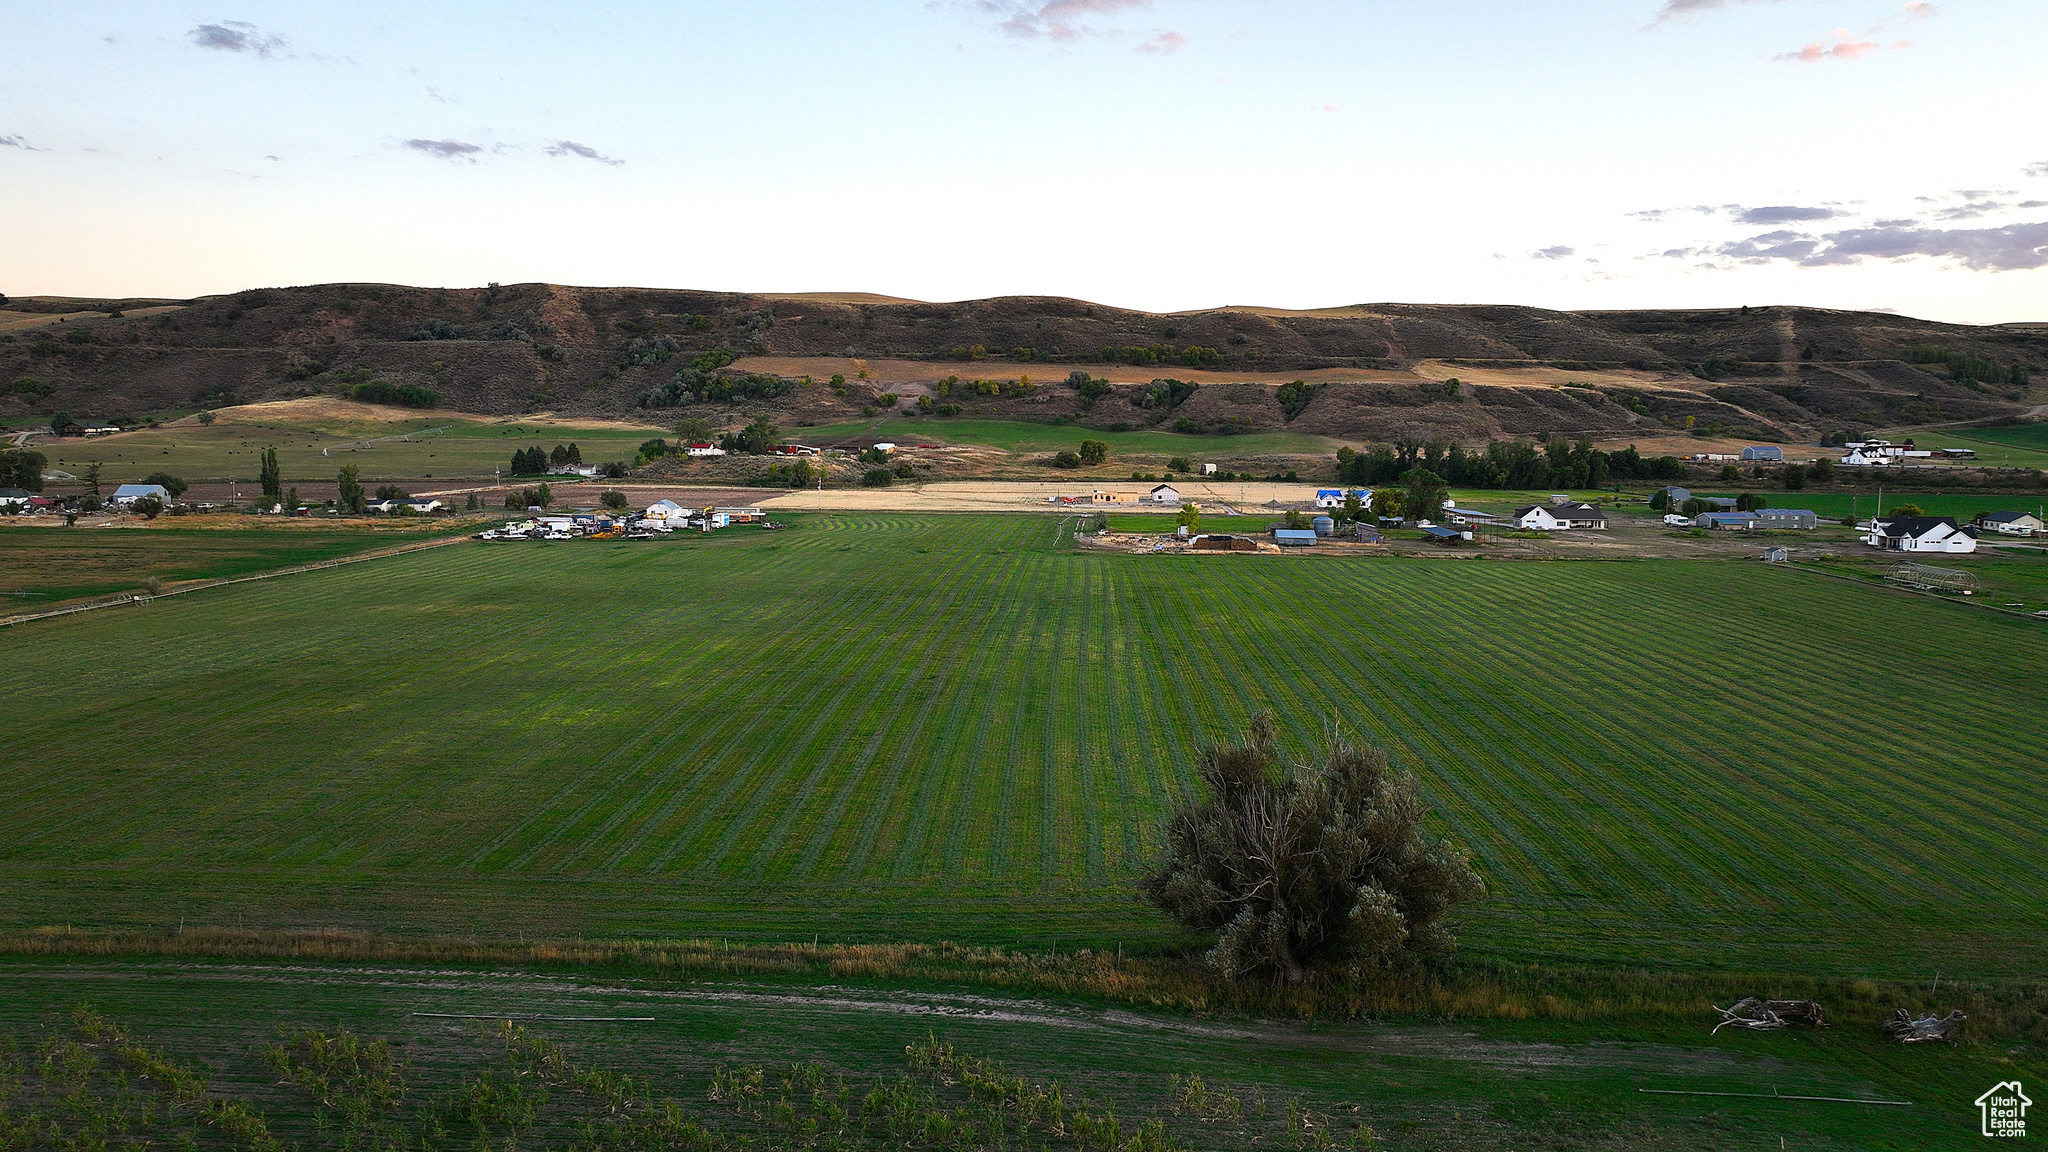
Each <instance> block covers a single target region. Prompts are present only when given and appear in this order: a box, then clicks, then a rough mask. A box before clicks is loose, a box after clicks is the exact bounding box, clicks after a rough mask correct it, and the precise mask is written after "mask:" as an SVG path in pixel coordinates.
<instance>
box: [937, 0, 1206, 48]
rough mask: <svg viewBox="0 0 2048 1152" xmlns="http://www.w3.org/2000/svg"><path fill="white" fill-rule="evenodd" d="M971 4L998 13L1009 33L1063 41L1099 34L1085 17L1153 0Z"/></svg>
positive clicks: (981, 0)
mask: <svg viewBox="0 0 2048 1152" xmlns="http://www.w3.org/2000/svg"><path fill="white" fill-rule="evenodd" d="M968 6H969V7H971V8H972V9H973V10H974V11H977V12H981V13H984V14H986V15H989V16H993V17H995V18H996V29H997V30H998V31H1000V32H1002V33H1003V35H1005V36H1009V37H1013V38H1015V39H1018V40H1038V39H1045V40H1055V41H1063V40H1079V39H1081V38H1082V37H1084V36H1088V35H1092V34H1096V30H1095V29H1094V28H1092V27H1090V26H1089V25H1088V24H1086V23H1084V21H1087V20H1089V19H1091V18H1099V17H1105V16H1114V15H1116V14H1117V13H1120V12H1131V11H1136V10H1141V9H1146V8H1150V7H1152V0H972V3H970V4H969V5H968ZM1148 43H1151V42H1150V41H1148ZM1176 47H1177V45H1176ZM1167 51H1171V49H1167Z"/></svg>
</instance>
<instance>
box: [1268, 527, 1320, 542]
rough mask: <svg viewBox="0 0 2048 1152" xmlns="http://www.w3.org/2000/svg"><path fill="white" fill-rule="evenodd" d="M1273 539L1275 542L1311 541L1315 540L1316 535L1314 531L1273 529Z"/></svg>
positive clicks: (1306, 529)
mask: <svg viewBox="0 0 2048 1152" xmlns="http://www.w3.org/2000/svg"><path fill="white" fill-rule="evenodd" d="M1273 538H1274V539H1276V540H1313V539H1315V538H1316V534H1315V532H1314V530H1312V529H1308V528H1275V529H1273Z"/></svg>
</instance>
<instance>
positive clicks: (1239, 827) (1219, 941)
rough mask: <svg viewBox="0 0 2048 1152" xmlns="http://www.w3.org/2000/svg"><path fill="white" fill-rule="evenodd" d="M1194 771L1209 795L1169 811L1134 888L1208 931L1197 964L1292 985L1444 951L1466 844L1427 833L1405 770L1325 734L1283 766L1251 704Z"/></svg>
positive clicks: (1469, 873) (1269, 730) (1273, 738)
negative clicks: (1300, 758) (1150, 861)
mask: <svg viewBox="0 0 2048 1152" xmlns="http://www.w3.org/2000/svg"><path fill="white" fill-rule="evenodd" d="M1196 772H1197V776H1198V778H1199V780H1200V784H1201V789H1202V791H1203V792H1205V793H1206V794H1207V795H1206V797H1205V798H1202V799H1197V798H1195V797H1188V798H1186V799H1184V800H1183V801H1182V802H1181V803H1180V804H1179V806H1177V807H1176V808H1175V809H1174V811H1173V814H1172V815H1171V816H1170V817H1169V818H1168V819H1167V823H1166V829H1165V845H1166V847H1165V852H1164V854H1163V856H1162V857H1161V858H1160V859H1159V860H1158V861H1157V862H1156V863H1155V864H1154V865H1153V866H1152V867H1151V869H1150V870H1149V871H1148V872H1147V873H1146V874H1145V876H1144V877H1143V879H1142V880H1141V881H1140V883H1139V887H1140V890H1141V891H1142V892H1143V893H1144V895H1145V896H1146V897H1147V898H1149V899H1150V900H1151V901H1152V902H1153V903H1154V904H1156V905H1158V907H1159V908H1160V909H1161V910H1163V911H1164V912H1166V913H1167V914H1168V915H1169V916H1172V917H1173V918H1174V919H1175V920H1177V921H1179V922H1180V923H1182V924H1184V925H1186V926H1187V927H1189V928H1192V929H1196V930H1198V931H1205V932H1213V933H1215V945H1214V947H1212V948H1211V949H1210V950H1209V954H1208V961H1209V963H1210V965H1211V966H1212V967H1213V968H1214V969H1215V970H1216V972H1217V973H1218V974H1219V975H1221V976H1223V977H1224V978H1226V979H1230V980H1245V979H1252V978H1260V977H1263V978H1267V979H1271V980H1273V981H1274V982H1276V983H1284V984H1296V983H1300V982H1302V981H1304V980H1306V979H1309V978H1311V977H1312V976H1315V975H1319V974H1326V973H1327V974H1344V973H1358V972H1364V971H1371V970H1383V969H1387V968H1390V967H1395V966H1398V965H1399V964H1401V963H1402V962H1404V961H1405V960H1407V959H1409V958H1410V957H1412V956H1413V955H1415V954H1419V953H1427V952H1439V951H1444V950H1448V949H1449V948H1451V947H1453V946H1454V944H1455V941H1454V939H1453V937H1452V936H1451V934H1450V932H1449V931H1448V930H1447V925H1446V920H1447V918H1448V916H1449V915H1450V913H1451V912H1452V910H1453V909H1455V908H1456V907H1457V906H1458V905H1459V904H1462V903H1464V902H1466V901H1469V900H1474V899H1477V898H1479V897H1481V896H1483V895H1485V892H1486V886H1485V884H1484V883H1483V882H1481V880H1480V878H1479V875H1478V873H1477V872H1475V871H1473V869H1472V865H1471V861H1470V857H1469V855H1468V854H1467V853H1466V852H1465V850H1464V849H1462V848H1460V847H1457V846H1455V845H1453V844H1451V843H1450V842H1449V841H1448V840H1436V841H1431V840H1430V839H1429V837H1428V836H1427V835H1426V833H1425V831H1424V828H1423V822H1424V820H1425V819H1426V817H1427V815H1428V809H1427V808H1426V807H1424V805H1423V803H1422V800H1421V797H1420V794H1419V791H1418V788H1417V785H1416V782H1415V780H1414V778H1413V777H1411V776H1408V775H1405V774H1403V773H1400V772H1397V771H1395V769H1394V767H1393V765H1392V763H1391V762H1390V761H1389V759H1388V758H1387V755H1386V753H1385V752H1383V751H1381V750H1380V749H1378V748H1375V747H1373V746H1371V745H1368V744H1354V743H1352V742H1351V741H1349V740H1347V739H1345V738H1343V737H1341V736H1339V735H1336V734H1332V735H1331V736H1330V738H1329V742H1328V745H1327V747H1326V749H1325V751H1324V754H1323V755H1322V757H1321V758H1320V759H1318V760H1315V761H1312V762H1306V763H1290V762H1287V761H1285V760H1283V759H1282V757H1281V755H1280V750H1279V746H1278V740H1277V732H1276V729H1275V725H1274V721H1273V717H1272V716H1271V714H1262V715H1260V716H1259V717H1258V718H1257V719H1255V720H1253V721H1252V726H1251V731H1250V732H1249V733H1248V734H1247V735H1246V737H1245V738H1244V740H1243V741H1242V742H1241V743H1237V744H1216V745H1211V746H1209V747H1207V748H1204V749H1203V750H1202V751H1201V753H1200V756H1199V758H1198V760H1197V763H1196Z"/></svg>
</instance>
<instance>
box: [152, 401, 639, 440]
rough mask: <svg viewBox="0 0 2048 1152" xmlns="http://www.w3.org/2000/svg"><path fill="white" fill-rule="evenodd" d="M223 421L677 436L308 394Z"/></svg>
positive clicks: (230, 411)
mask: <svg viewBox="0 0 2048 1152" xmlns="http://www.w3.org/2000/svg"><path fill="white" fill-rule="evenodd" d="M214 415H215V420H216V421H217V422H218V423H219V424H251V425H258V426H265V427H280V426H282V427H290V426H293V425H298V426H302V427H305V428H307V429H310V430H314V431H322V432H326V431H331V430H334V429H336V428H340V429H343V430H353V429H355V428H357V427H358V426H363V425H370V426H378V425H385V424H391V425H416V424H419V423H421V422H423V421H432V422H437V423H445V422H461V423H466V424H480V425H491V426H496V425H502V424H517V425H522V426H538V427H545V428H563V429H601V430H607V431H617V432H645V433H646V434H647V435H649V436H657V435H673V433H672V432H671V431H670V430H669V429H667V428H665V427H662V426H661V425H658V424H648V423H645V422H642V421H636V420H604V419H599V418H596V417H581V418H573V419H572V418H567V417H558V416H556V415H555V414H554V413H552V412H529V413H522V414H520V415H517V416H482V415H478V414H476V413H471V412H455V411H450V410H448V409H445V408H434V409H428V410H422V409H418V408H400V407H397V406H395V405H389V404H361V403H358V402H356V401H354V400H343V399H341V398H340V397H338V396H306V397H302V398H300V399H297V400H271V401H267V402H265V403H261V404H241V405H237V406H235V407H233V408H222V409H219V410H218V411H217V412H216V413H215V414H214ZM199 426H200V424H199V417H198V416H197V415H192V416H185V417H182V418H180V419H177V420H170V421H166V422H165V423H164V425H163V427H165V428H197V427H199Z"/></svg>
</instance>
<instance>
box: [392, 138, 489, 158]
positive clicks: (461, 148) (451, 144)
mask: <svg viewBox="0 0 2048 1152" xmlns="http://www.w3.org/2000/svg"><path fill="white" fill-rule="evenodd" d="M403 146H404V147H407V148H410V149H412V150H413V151H415V152H424V153H426V154H427V155H429V156H432V157H433V158H434V159H436V160H468V161H469V162H471V163H472V164H473V163H475V162H476V154H477V153H478V152H481V151H483V148H482V147H480V146H478V145H475V144H470V143H467V142H465V141H462V140H407V141H406V142H405V144H404V145H403Z"/></svg>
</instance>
